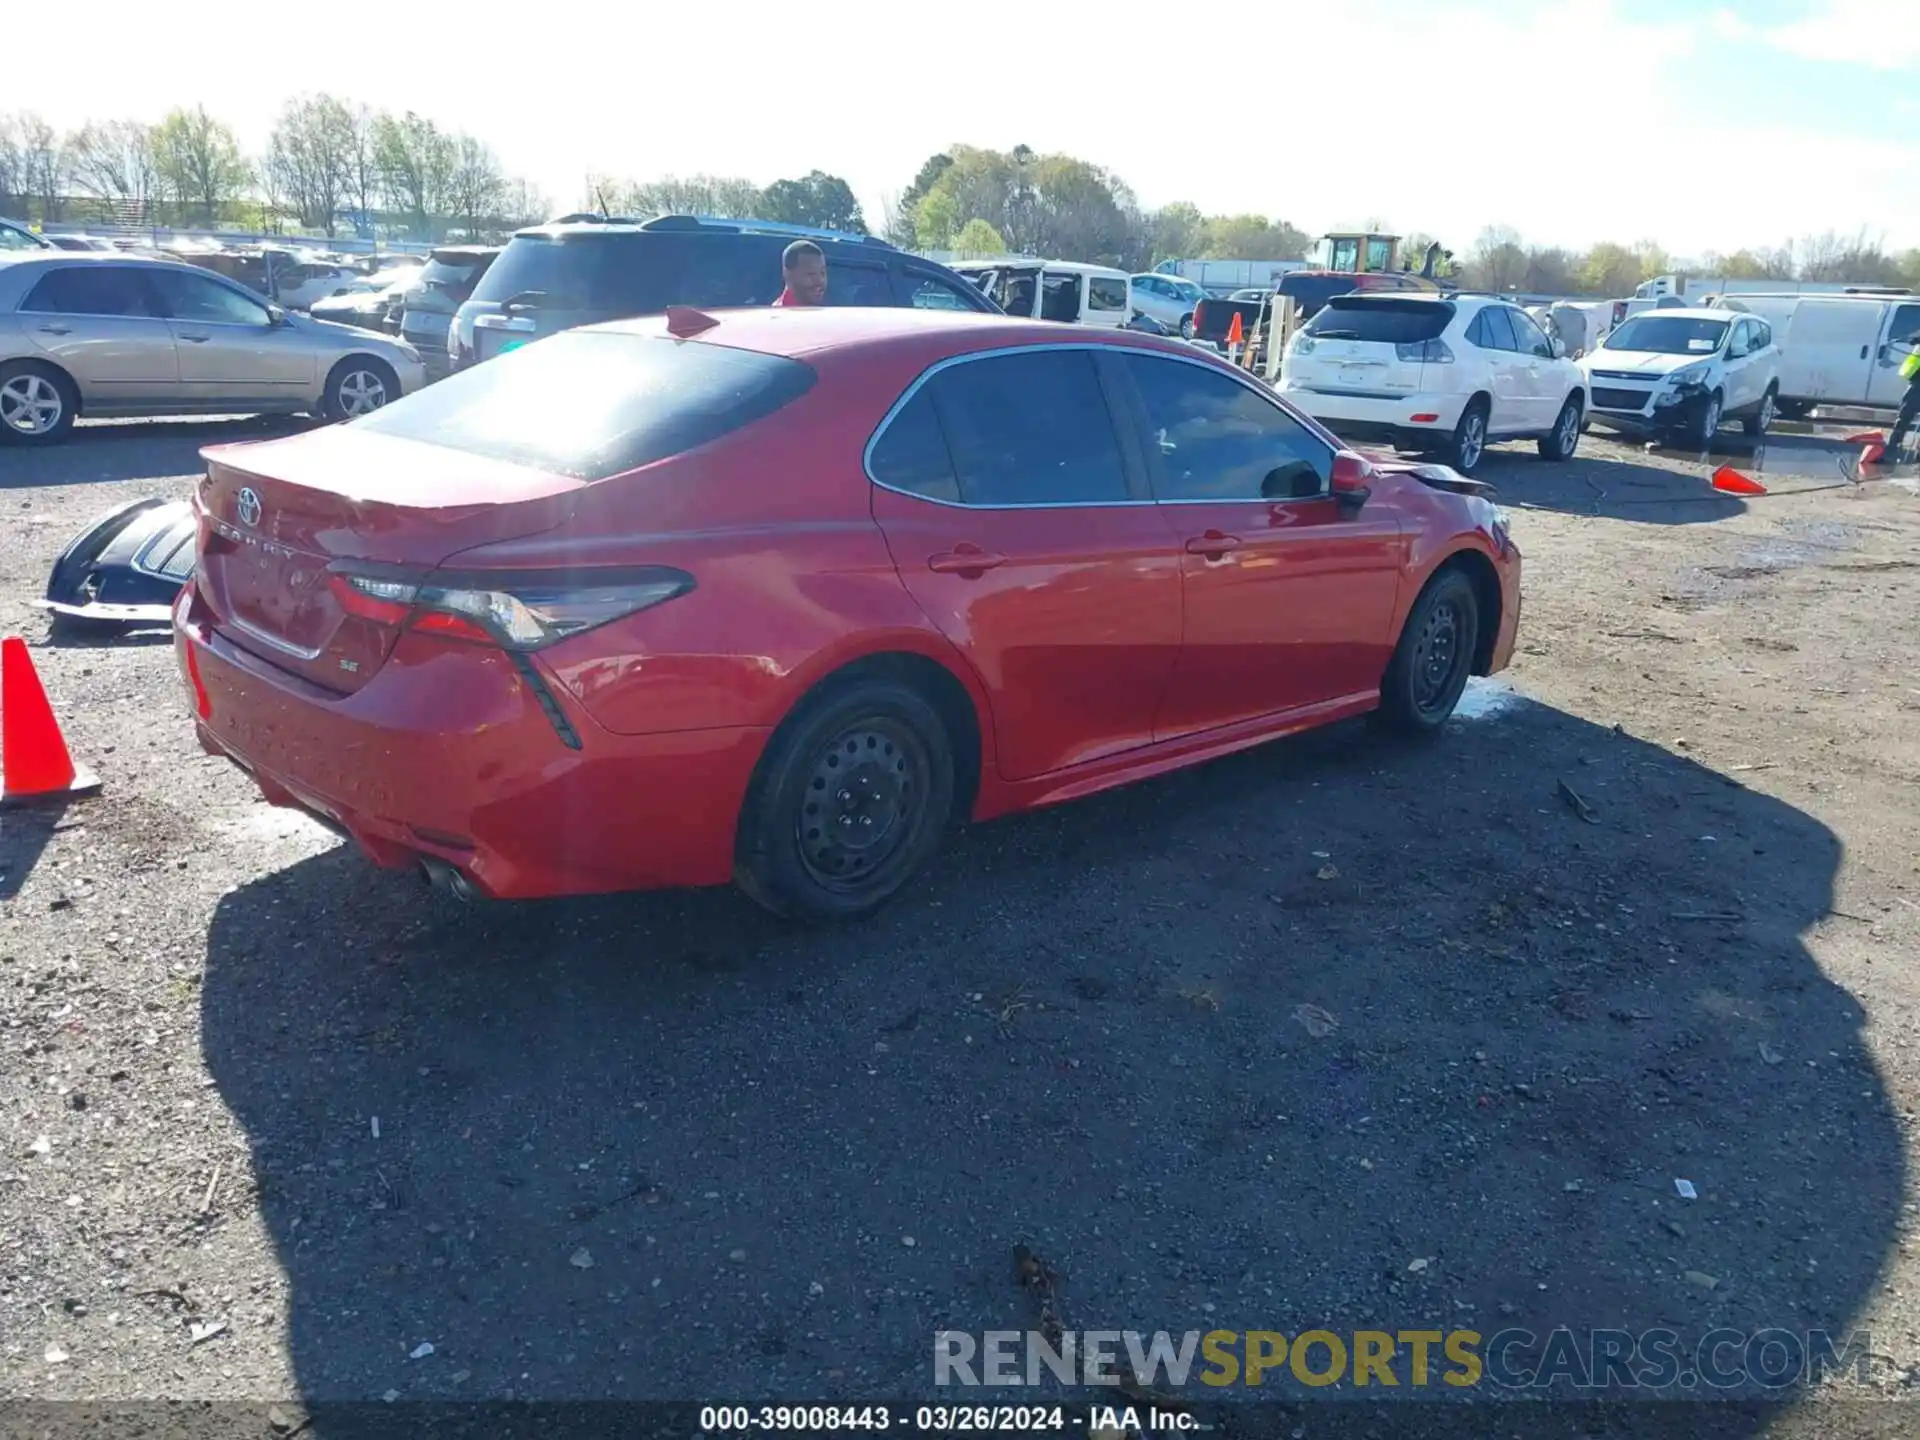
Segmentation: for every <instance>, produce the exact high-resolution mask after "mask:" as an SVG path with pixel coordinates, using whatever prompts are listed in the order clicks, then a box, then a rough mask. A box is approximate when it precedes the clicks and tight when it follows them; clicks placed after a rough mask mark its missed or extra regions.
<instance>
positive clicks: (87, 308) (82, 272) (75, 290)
mask: <svg viewBox="0 0 1920 1440" xmlns="http://www.w3.org/2000/svg"><path fill="white" fill-rule="evenodd" d="M20 308H21V309H22V310H26V311H30V312H32V313H33V314H36V315H132V316H148V317H151V316H156V315H158V314H159V313H160V312H159V311H158V310H157V309H155V308H154V305H153V303H152V300H151V298H150V296H149V294H148V291H147V287H146V286H145V285H144V284H142V283H141V279H140V275H139V273H138V272H137V271H135V270H133V269H132V268H131V267H129V266H125V265H84V266H82V265H75V266H71V267H69V268H66V269H61V270H54V271H51V272H49V273H48V274H47V275H46V276H45V277H44V278H43V279H41V281H40V282H39V283H38V284H36V285H35V286H34V287H33V289H32V290H30V291H28V292H27V298H26V299H25V300H22V301H21V302H20Z"/></svg>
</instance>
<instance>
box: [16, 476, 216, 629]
mask: <svg viewBox="0 0 1920 1440" xmlns="http://www.w3.org/2000/svg"><path fill="white" fill-rule="evenodd" d="M193 559H194V519H193V506H192V503H191V502H190V501H186V500H165V499H160V498H158V497H149V498H148V499H145V500H133V501H129V502H128V503H127V504H125V505H120V506H117V507H115V508H114V509H113V510H111V511H109V512H108V513H107V514H105V515H102V516H101V517H100V518H99V519H97V520H95V521H94V522H93V523H92V524H90V525H89V526H87V528H86V529H84V530H82V531H81V532H80V533H79V535H77V536H76V537H74V539H73V541H72V543H71V544H69V545H68V546H67V548H66V549H65V550H64V551H62V552H61V554H60V558H59V559H58V560H56V561H54V563H53V573H52V575H51V576H50V577H49V578H48V580H47V590H46V594H45V596H44V597H43V598H41V599H40V600H38V601H36V602H35V603H36V604H37V605H39V606H40V608H41V609H43V610H51V611H53V612H54V613H55V614H56V615H66V616H71V617H72V618H74V619H78V620H92V621H98V622H101V623H107V624H120V625H146V624H160V625H164V624H166V623H167V620H168V617H169V615H170V614H171V612H172V608H173V602H174V600H175V599H176V598H177V597H178V596H179V594H180V587H181V586H182V585H184V584H186V582H187V577H188V576H189V575H191V574H192V573H193Z"/></svg>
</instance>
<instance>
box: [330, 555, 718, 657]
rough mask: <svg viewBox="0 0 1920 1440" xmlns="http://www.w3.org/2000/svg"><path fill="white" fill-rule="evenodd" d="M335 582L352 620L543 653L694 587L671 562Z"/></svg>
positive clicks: (339, 577)
mask: <svg viewBox="0 0 1920 1440" xmlns="http://www.w3.org/2000/svg"><path fill="white" fill-rule="evenodd" d="M331 583H332V586H333V591H334V594H335V595H336V596H338V597H339V600H340V604H341V608H343V609H344V610H346V611H347V612H348V613H349V614H351V615H358V616H360V617H361V618H362V619H366V620H375V621H379V622H381V623H383V624H390V625H397V624H401V623H406V624H408V625H409V626H410V628H412V629H414V630H416V631H419V632H421V633H423V634H429V635H437V636H440V637H441V638H443V639H447V640H464V641H467V642H469V643H472V644H476V645H498V646H501V647H502V648H504V649H508V650H538V649H540V648H541V647H542V646H546V645H551V644H553V643H554V642H555V641H558V640H564V639H566V638H567V637H568V636H570V635H578V634H580V633H581V632H582V631H585V630H592V629H594V628H596V627H598V626H601V625H605V624H608V623H609V622H611V621H614V620H618V619H620V618H622V617H623V616H627V615H632V614H635V613H637V612H639V611H641V610H646V609H650V608H651V607H653V606H655V605H659V604H661V603H663V602H664V601H667V600H671V599H673V598H674V597H675V596H678V595H684V594H686V593H687V592H688V591H689V590H691V589H693V587H694V582H693V577H692V576H691V575H689V574H687V573H686V572H685V571H684V570H675V569H673V568H672V567H671V566H666V565H647V566H640V567H637V568H633V569H625V570H589V571H580V570H568V571H563V572H560V573H558V574H541V573H534V572H529V573H526V574H516V575H512V576H502V575H489V576H484V577H483V576H461V575H456V574H454V573H451V572H449V573H446V574H436V575H430V576H428V577H427V578H426V579H424V580H410V579H402V578H399V577H394V576H387V575H374V574H365V573H357V572H355V571H352V570H339V571H335V572H334V574H333V576H332V579H331Z"/></svg>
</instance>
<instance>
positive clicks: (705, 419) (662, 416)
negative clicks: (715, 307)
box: [349, 331, 815, 480]
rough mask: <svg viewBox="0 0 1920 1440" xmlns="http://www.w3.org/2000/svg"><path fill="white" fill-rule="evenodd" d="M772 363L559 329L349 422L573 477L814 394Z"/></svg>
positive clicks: (804, 378)
mask: <svg viewBox="0 0 1920 1440" xmlns="http://www.w3.org/2000/svg"><path fill="white" fill-rule="evenodd" d="M814 378H815V376H814V371H813V369H812V367H811V366H808V365H803V364H802V363H800V362H799V361H798V360H790V359H787V358H786V357H785V356H780V355H762V354H759V353H757V352H755V351H751V350H734V349H729V348H728V347H726V346H723V345H710V344H694V343H688V342H685V341H677V340H670V339H667V338H666V337H664V336H661V337H653V336H646V335H601V334H592V333H588V332H581V331H567V332H563V333H562V334H559V335H555V336H552V337H551V338H549V339H546V340H542V341H540V342H538V343H537V344H533V345H527V346H524V347H522V348H521V349H518V350H510V351H508V352H507V353H506V354H504V355H502V356H500V357H499V358H498V359H495V360H490V361H488V362H487V363H486V364H485V365H476V366H474V367H473V368H472V369H470V370H462V371H459V372H458V373H456V374H454V375H452V376H450V377H449V378H447V379H445V380H442V381H441V382H440V383H439V384H437V385H431V386H429V387H427V388H426V389H425V390H421V391H417V392H416V393H414V394H412V395H409V396H408V397H407V398H406V399H404V400H398V401H395V402H394V403H393V404H391V405H388V406H385V407H384V408H382V409H379V410H376V411H374V412H373V413H372V414H371V415H368V416H365V417H363V418H362V419H359V420H354V421H350V422H349V423H350V424H353V425H357V426H359V427H360V428H361V429H363V430H367V431H370V432H371V433H373V434H376V435H391V436H393V437H394V438H396V439H400V440H418V441H422V442H424V443H426V444H429V445H439V446H442V447H443V448H445V449H448V450H459V451H463V452H465V453H466V454H469V455H481V456H484V457H486V458H487V459H489V460H503V461H506V462H508V463H510V464H514V465H526V466H529V467H532V468H534V469H537V470H545V471H548V472H550V473H552V474H556V475H568V476H572V477H573V478H575V479H578V480H604V479H605V478H606V477H607V476H609V475H618V474H619V473H621V472H622V471H624V470H632V469H634V468H635V467H637V466H640V465H647V464H651V463H652V462H653V461H655V460H663V459H665V458H666V457H667V456H669V455H680V454H684V453H685V452H686V451H688V450H691V449H693V448H694V447H695V446H698V445H705V444H707V443H708V442H709V441H712V440H717V439H719V438H720V437H721V436H722V435H726V434H729V433H731V432H732V431H735V430H738V429H740V428H742V427H743V426H746V425H750V424H752V423H753V422H754V421H755V420H759V419H763V418H764V417H766V416H768V415H771V414H773V412H774V411H776V410H778V409H780V408H781V407H782V406H785V405H787V404H790V403H791V402H792V401H794V400H797V399H798V398H799V397H800V396H802V395H804V394H805V393H806V392H807V391H808V390H809V389H811V388H812V386H813V382H814Z"/></svg>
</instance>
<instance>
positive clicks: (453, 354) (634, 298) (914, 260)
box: [448, 215, 1000, 370]
mask: <svg viewBox="0 0 1920 1440" xmlns="http://www.w3.org/2000/svg"><path fill="white" fill-rule="evenodd" d="M800 238H805V239H808V240H812V241H813V242H815V243H816V244H817V245H819V247H820V248H821V250H823V251H824V252H825V253H826V257H827V303H828V304H829V305H889V306H891V305H911V306H915V307H918V308H920V309H926V310H973V311H979V312H981V313H983V314H999V313H1000V308H999V307H998V306H997V305H995V304H994V303H993V302H992V301H991V300H989V299H988V298H987V297H986V296H985V295H983V294H981V293H980V291H979V290H977V289H975V288H974V287H973V286H972V285H970V284H969V283H968V282H967V281H965V280H963V279H961V278H960V276H958V275H956V274H954V273H953V271H951V270H949V269H947V268H946V267H945V266H944V265H937V264H935V263H934V262H933V261H931V260H922V259H921V258H919V257H918V256H916V255H910V254H908V253H907V252H906V251H904V250H900V249H898V248H896V247H895V246H892V245H889V244H888V243H887V242H886V241H884V240H876V239H873V238H871V237H869V236H864V235H843V234H841V233H839V232H838V231H834V230H815V229H811V228H808V227H806V226H801V225H782V224H778V223H775V222H773V221H764V220H712V219H708V218H706V217H704V216H696V215H663V216H661V217H659V218H658V219H655V220H646V221H641V220H630V219H624V218H618V217H614V218H605V217H597V216H581V215H570V216H568V217H566V218H565V219H564V220H557V221H555V222H554V223H552V224H550V225H538V226H535V227H533V228H532V229H529V230H522V231H520V232H519V233H518V234H516V235H515V236H514V237H513V239H512V240H511V241H510V242H509V243H508V244H507V247H506V248H505V249H504V250H503V251H502V252H501V253H500V257H499V259H497V260H495V261H494V263H493V265H492V267H491V268H490V269H489V270H488V271H487V273H486V274H485V276H483V277H482V278H481V281H480V284H479V285H478V287H477V288H475V290H474V292H473V296H472V298H471V299H469V300H468V301H467V302H466V303H465V304H463V305H462V306H461V307H460V310H459V313H458V315H457V316H456V317H455V319H454V323H453V326H452V329H451V331H450V332H449V334H448V345H449V351H450V354H449V359H450V360H451V362H452V368H454V369H455V370H458V369H461V368H462V367H464V366H467V365H472V364H475V363H477V362H479V361H481V360H486V359H490V358H491V357H493V356H495V355H498V354H499V353H500V352H501V351H502V350H511V349H513V348H515V347H516V346H519V345H524V344H526V343H527V342H528V341H530V340H536V339H538V338H539V337H540V336H542V335H551V334H553V333H554V332H555V331H557V330H569V329H572V328H573V327H574V326H576V325H592V324H597V323H599V322H600V321H602V320H619V319H623V318H625V317H627V316H630V315H657V314H659V313H660V312H661V311H663V310H665V309H666V308H667V306H669V305H695V306H699V307H700V308H702V309H719V308H723V307H746V306H758V305H771V304H772V303H773V302H774V301H775V300H777V299H779V298H780V291H781V289H782V281H781V278H780V254H781V251H783V250H784V249H785V248H786V247H787V246H788V245H789V244H791V243H792V242H793V241H794V240H796V239H800Z"/></svg>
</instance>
